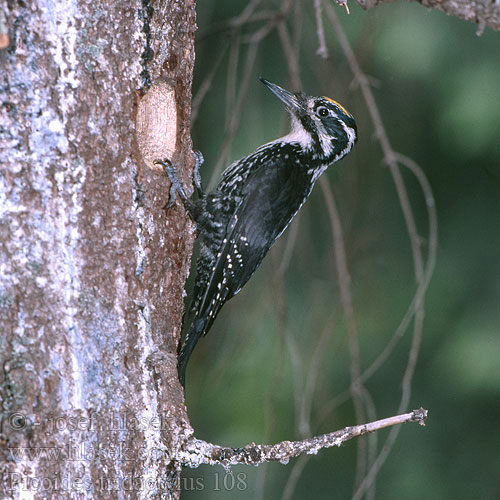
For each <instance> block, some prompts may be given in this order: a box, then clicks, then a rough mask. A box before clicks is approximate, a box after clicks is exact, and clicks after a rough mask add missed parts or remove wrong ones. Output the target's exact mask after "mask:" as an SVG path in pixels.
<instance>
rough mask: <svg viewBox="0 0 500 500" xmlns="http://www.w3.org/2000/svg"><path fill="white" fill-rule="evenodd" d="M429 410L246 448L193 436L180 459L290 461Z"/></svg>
mask: <svg viewBox="0 0 500 500" xmlns="http://www.w3.org/2000/svg"><path fill="white" fill-rule="evenodd" d="M427 413H428V412H427V410H425V409H424V408H419V409H418V410H413V411H412V412H410V413H404V414H401V415H395V416H393V417H389V418H384V419H382V420H376V421H375V422H369V423H367V424H362V425H355V426H353V427H345V428H344V429H341V430H339V431H335V432H330V433H329V434H322V435H321V436H315V437H312V438H309V439H304V440H302V441H282V442H281V443H277V444H272V445H266V444H255V443H250V444H248V445H246V446H244V447H243V448H228V447H224V446H218V445H215V444H211V443H207V442H206V441H203V440H201V439H196V438H195V437H191V438H190V439H188V441H187V442H186V444H185V445H184V446H183V449H182V451H181V453H180V454H179V455H178V459H179V460H180V461H181V462H182V463H183V465H184V466H186V467H198V466H199V465H201V464H207V465H217V464H219V465H222V466H224V467H229V466H231V465H237V464H247V465H259V464H263V463H265V462H281V463H282V464H286V463H288V461H289V460H290V459H291V458H294V457H298V456H299V455H302V454H303V453H306V454H309V455H311V454H314V455H315V454H316V453H318V451H319V450H321V449H323V448H331V447H333V446H340V445H342V444H343V443H345V442H346V441H349V440H350V439H352V438H355V437H358V436H363V435H364V434H368V433H370V432H375V431H378V430H381V429H385V428H386V427H392V426H394V425H400V424H405V423H407V422H418V423H419V424H420V425H425V420H426V418H427Z"/></svg>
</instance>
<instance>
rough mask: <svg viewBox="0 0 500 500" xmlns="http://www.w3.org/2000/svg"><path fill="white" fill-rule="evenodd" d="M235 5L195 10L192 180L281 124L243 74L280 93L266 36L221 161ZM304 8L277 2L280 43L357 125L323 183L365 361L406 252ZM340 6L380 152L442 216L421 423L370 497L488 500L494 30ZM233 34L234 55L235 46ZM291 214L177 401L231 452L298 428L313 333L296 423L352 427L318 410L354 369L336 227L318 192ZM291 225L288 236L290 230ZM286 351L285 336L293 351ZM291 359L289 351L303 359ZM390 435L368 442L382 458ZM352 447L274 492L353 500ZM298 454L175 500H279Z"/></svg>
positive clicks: (307, 83) (345, 412) (497, 48)
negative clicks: (390, 156)
mask: <svg viewBox="0 0 500 500" xmlns="http://www.w3.org/2000/svg"><path fill="white" fill-rule="evenodd" d="M247 4H248V2H246V1H240V0H213V1H207V0H204V1H199V2H198V26H199V31H198V35H197V36H198V41H197V54H196V69H195V82H194V94H195V98H196V96H198V97H199V96H200V95H201V94H200V93H199V92H200V89H203V86H204V84H206V83H207V81H208V80H207V78H210V76H211V75H212V76H213V80H212V83H211V85H210V88H209V91H208V92H207V93H206V94H205V95H204V98H203V100H201V104H200V105H199V107H198V106H197V104H198V102H199V101H198V100H195V104H196V107H197V109H196V112H197V113H196V120H195V122H194V125H193V140H194V145H195V147H196V148H197V149H200V150H201V151H202V152H203V154H204V156H205V164H204V166H203V167H202V177H203V179H204V182H205V184H207V183H208V182H209V180H210V179H211V176H212V175H213V173H214V171H215V172H216V175H218V173H217V172H219V171H220V168H222V167H224V166H226V165H227V164H228V163H229V162H230V161H233V160H236V159H238V158H240V157H242V156H244V155H246V154H248V153H250V152H252V151H253V150H254V149H255V148H256V147H257V146H259V145H260V144H263V143H265V142H267V141H269V140H272V139H274V138H276V137H278V136H279V135H280V134H282V133H283V132H286V127H287V121H286V117H285V116H284V114H283V112H282V109H281V106H280V103H279V102H278V101H277V100H276V99H275V97H273V96H272V95H271V94H270V93H269V91H267V90H266V89H265V87H264V86H263V85H261V84H260V82H259V81H258V79H257V76H259V75H262V76H264V77H265V78H267V79H269V80H271V81H273V82H275V83H278V84H279V85H282V86H285V87H290V85H291V84H290V79H289V68H288V64H287V62H286V59H285V56H284V53H283V50H282V46H281V42H280V38H279V35H278V33H277V31H276V30H274V31H272V32H271V33H270V34H269V35H268V36H267V37H266V38H265V39H264V40H263V41H262V43H261V44H260V45H259V47H258V51H257V52H256V58H255V65H254V66H253V67H252V68H251V69H250V73H251V77H250V80H249V86H248V92H247V93H246V94H245V97H244V99H243V101H242V102H241V120H237V130H236V133H235V136H234V138H232V140H231V141H230V148H229V149H228V151H227V158H226V157H224V158H223V160H222V161H219V162H218V163H217V160H218V158H219V155H220V152H221V150H222V148H223V145H224V138H225V137H226V133H227V128H228V120H230V119H231V117H234V116H235V106H237V103H235V102H233V101H232V99H233V98H234V95H235V92H236V93H237V92H238V91H239V89H240V88H241V86H242V85H243V84H244V74H245V67H246V61H247V57H248V54H249V50H251V48H250V47H251V45H249V43H248V42H249V38H248V37H249V36H250V35H251V34H252V33H254V32H256V31H258V29H259V28H260V27H262V25H263V22H260V24H259V22H256V23H254V24H251V25H249V26H246V27H244V28H243V29H242V30H241V32H240V36H239V37H238V38H236V37H231V31H228V30H226V29H223V28H224V21H225V20H228V19H231V18H234V16H237V15H239V14H240V13H241V12H242V10H243V9H244V7H245V6H246V5H247ZM312 5H313V2H312V1H311V2H302V7H301V8H300V11H299V12H298V13H297V11H295V10H292V12H291V13H290V15H289V19H287V27H288V29H289V32H290V33H291V36H292V38H293V36H294V33H299V32H300V39H299V42H298V45H297V46H298V47H300V48H299V54H300V59H299V71H300V78H301V81H302V84H303V90H305V91H306V92H307V93H309V94H313V95H328V96H330V97H333V98H335V99H336V100H338V101H340V102H341V103H342V104H344V105H345V107H346V108H347V109H348V110H349V111H350V112H351V113H352V114H353V115H354V116H355V117H356V120H357V123H358V130H359V140H358V143H357V144H356V146H355V148H354V150H353V152H352V153H351V154H350V155H349V156H348V157H347V158H346V159H344V160H343V161H342V162H340V163H339V164H336V165H335V166H334V167H331V168H330V169H329V170H328V171H327V173H326V174H325V175H326V176H327V178H328V181H329V183H330V185H331V187H332V189H333V193H334V195H335V200H336V203H337V205H338V209H339V212H340V215H341V220H342V227H343V231H344V238H345V247H346V252H347V261H348V262H347V264H348V268H349V272H350V274H351V278H352V283H351V287H352V295H353V303H354V310H355V316H356V321H357V325H358V334H359V340H360V355H361V365H362V369H363V368H366V367H367V366H369V365H370V363H371V362H372V361H373V360H374V359H375V358H376V357H377V355H378V354H379V353H380V352H381V351H382V350H383V348H384V346H385V345H386V344H387V342H388V341H389V339H390V338H391V336H392V334H393V332H394V331H395V330H396V328H397V327H398V325H399V322H400V321H401V318H402V317H403V315H404V313H405V312H406V309H407V307H408V305H409V303H410V301H411V299H412V297H413V294H414V292H415V278H414V271H413V263H412V256H411V249H410V243H409V239H408V233H407V229H406V226H405V223H404V218H403V215H402V211H401V207H400V205H399V202H398V198H397V194H396V192H395V188H394V183H393V181H392V178H391V176H390V172H389V169H388V168H387V167H386V166H384V165H383V162H382V152H381V149H380V145H379V143H378V142H377V140H376V139H375V136H374V128H373V125H372V123H371V121H370V118H369V115H368V112H367V109H366V104H365V102H364V100H363V98H362V95H361V93H360V91H359V88H357V87H356V85H355V84H354V83H353V75H352V73H351V72H350V70H349V67H348V64H347V62H346V59H345V56H344V54H343V52H342V50H341V48H340V45H339V43H338V40H337V38H336V36H335V32H334V31H333V29H332V27H331V26H330V25H329V23H328V21H327V19H326V18H325V24H324V28H325V35H326V40H327V45H328V50H329V54H330V58H329V59H328V60H327V61H325V60H323V59H321V58H320V57H318V56H317V55H316V50H317V47H318V41H317V33H316V25H315V18H314V10H313V8H312ZM277 6H279V3H278V2H273V1H271V0H264V1H263V2H261V4H260V8H259V11H262V10H266V9H267V10H268V11H269V10H271V9H276V8H277ZM335 9H336V12H337V15H338V17H339V18H340V20H341V22H342V25H343V28H344V30H345V31H346V33H347V36H348V39H349V41H350V43H351V44H352V47H353V49H354V51H355V54H356V56H357V58H358V60H359V62H360V64H361V66H362V69H363V71H364V72H365V73H366V74H367V75H368V76H369V77H370V78H371V81H372V83H373V92H374V94H375V98H376V100H377V105H378V107H379V109H380V112H381V114H382V120H383V122H384V125H385V127H386V130H387V133H388V136H389V139H390V141H391V145H392V147H393V148H394V149H395V150H396V151H398V152H400V153H402V154H405V155H407V156H409V157H411V158H412V159H413V160H414V161H416V162H417V163H418V164H419V165H420V166H421V167H422V169H423V171H424V172H425V174H426V176H427V177H428V179H429V182H430V184H431V186H432V189H433V193H434V197H435V202H436V207H437V212H438V218H439V244H438V254H437V263H436V268H435V272H434V275H433V277H432V281H431V283H430V286H429V288H428V292H427V295H426V298H425V319H424V328H423V339H422V345H421V350H420V355H419V360H418V364H417V367H416V372H415V375H414V378H413V387H412V394H411V399H410V409H413V408H418V407H419V406H423V407H425V408H427V409H428V410H429V419H428V422H427V426H426V427H425V428H420V427H419V426H418V425H415V424H407V425H405V426H404V427H403V428H402V429H401V431H400V433H399V437H398V439H397V441H396V444H395V446H394V447H393V449H392V451H391V453H390V455H389V457H388V459H387V461H386V463H385V465H384V466H383V468H382V469H381V471H380V473H379V474H378V476H377V480H376V489H375V496H374V498H376V499H386V500H392V499H394V500H396V499H397V500H400V499H407V500H412V499H415V500H417V499H418V500H420V499H422V498H425V499H427V500H430V499H469V498H470V499H472V498H474V499H477V498H480V499H492V500H497V499H499V498H500V259H499V249H500V33H496V32H492V31H491V30H489V29H486V30H485V32H484V33H483V35H482V36H477V34H476V29H477V27H476V26H475V25H474V24H472V23H467V22H465V21H461V20H459V19H456V18H452V17H448V16H446V15H445V14H443V13H441V12H438V11H434V10H426V9H425V8H423V7H421V6H420V5H418V4H411V3H394V4H392V3H391V4H387V5H383V6H379V7H377V8H375V9H372V10H370V11H367V12H365V11H363V10H361V9H360V8H359V7H358V6H357V5H355V4H354V3H351V4H350V9H351V15H349V16H348V15H346V13H345V12H344V10H343V9H342V8H341V7H338V6H335ZM234 44H237V45H235V47H236V46H237V47H238V49H237V50H236V49H235V50H233V51H231V49H230V47H231V46H232V45H234ZM214 68H215V69H214ZM231 68H236V71H234V72H232V70H231ZM214 71H215V72H214ZM232 75H234V78H233V76H232ZM232 78H233V80H232ZM233 83H234V85H233ZM236 114H237V113H236ZM402 172H403V175H404V179H405V182H406V185H407V188H408V191H409V194H410V198H411V203H412V208H413V210H414V214H415V218H416V221H417V225H418V229H419V234H420V235H421V236H422V241H421V245H422V250H423V252H424V254H426V253H427V243H428V240H427V233H428V224H427V213H426V209H425V203H424V199H423V195H422V193H421V191H420V189H419V187H418V184H417V182H416V181H415V179H414V178H413V177H412V175H411V173H410V172H409V171H407V170H405V169H402ZM292 226H293V227H291V228H289V229H288V230H287V232H286V233H285V235H284V236H283V237H282V238H281V239H280V240H279V242H278V243H277V244H276V245H275V247H273V249H272V251H271V252H270V254H269V255H268V257H267V258H266V259H265V261H264V262H263V264H262V266H261V267H260V268H259V270H258V272H257V273H256V274H255V276H254V277H253V278H252V280H251V281H250V282H249V284H248V285H247V286H246V287H245V288H244V289H243V291H242V292H241V293H240V294H239V295H238V296H237V297H236V298H234V299H233V300H231V301H230V302H229V303H228V304H227V305H226V306H225V308H224V309H223V311H222V312H221V314H220V315H219V317H218V319H217V321H216V322H215V325H214V327H213V328H212V330H211V331H210V334H209V335H208V337H207V338H205V339H202V340H201V341H200V342H199V344H198V346H197V349H196V350H195V353H194V355H193V357H192V359H191V361H190V365H189V367H188V377H187V403H188V411H189V414H190V417H191V420H192V424H193V426H194V428H195V430H196V435H197V437H199V438H202V439H205V440H207V441H210V442H214V443H217V444H221V445H228V446H243V445H244V444H246V443H249V442H252V441H254V442H257V443H274V442H278V441H281V440H285V439H290V440H291V439H299V438H301V437H302V436H303V435H304V434H303V433H301V429H299V428H298V416H297V412H296V407H297V405H296V399H295V396H294V393H295V391H296V388H297V384H303V383H304V381H305V380H306V379H307V374H308V373H309V370H310V368H311V360H312V359H313V356H314V353H315V349H317V345H318V341H319V339H320V338H321V334H322V332H323V331H324V330H325V328H328V332H329V336H328V337H326V338H327V339H328V340H327V342H326V343H325V344H324V345H323V346H322V347H321V349H320V351H321V353H322V356H321V359H320V363H321V365H320V370H319V373H318V378H317V381H316V384H315V385H314V390H313V392H312V394H311V413H310V432H311V433H312V434H314V435H315V434H318V433H324V432H329V431H333V430H337V429H340V428H342V427H344V426H347V425H352V424H354V423H356V417H355V412H354V409H353V404H352V400H346V401H345V402H344V403H343V404H341V405H338V406H336V407H335V408H334V409H333V410H332V411H329V412H328V411H326V410H325V408H328V406H327V405H328V402H329V401H331V400H332V399H333V398H334V397H335V396H337V395H339V394H341V393H343V392H344V391H345V390H346V389H348V388H349V381H350V371H349V370H350V368H349V351H348V338H347V331H346V322H345V318H344V316H343V314H342V308H341V307H340V305H339V304H340V299H339V289H338V283H337V276H336V270H335V256H334V252H333V250H334V247H333V242H332V233H331V225H330V220H329V216H328V213H327V210H326V205H325V201H324V197H323V195H322V192H321V189H320V187H319V186H316V188H315V190H314V191H313V194H312V195H311V198H310V199H309V201H308V202H307V204H306V205H305V206H304V207H303V209H302V211H301V215H300V218H299V220H298V221H295V222H294V223H293V225H292ZM294 231H295V232H296V237H295V239H292V240H290V236H291V235H293V232H294ZM290 252H291V253H290ZM288 256H290V260H289V261H288V260H287V259H288ZM284 261H286V264H287V265H286V270H285V272H284V273H280V272H279V271H277V269H279V268H280V265H282V263H283V262H284ZM290 339H292V342H291V341H290ZM410 343H411V328H410V329H409V330H408V331H407V332H406V334H405V336H404V337H403V338H402V340H401V341H400V342H399V344H398V345H397V347H396V349H395V350H394V352H393V353H392V355H391V357H390V358H389V360H388V361H387V362H386V363H385V364H384V365H383V366H382V368H381V369H380V370H378V371H377V372H376V373H375V374H374V375H373V377H371V378H370V380H369V381H368V382H367V383H366V389H367V391H368V392H369V395H370V398H369V401H371V403H370V405H369V407H370V412H369V413H370V416H371V417H376V418H383V417H386V416H390V415H393V414H395V413H396V412H397V409H398V405H399V401H400V396H401V380H402V377H403V374H404V370H405V367H406V364H407V358H408V352H409V348H410ZM290 346H295V354H294V351H293V349H290ZM294 359H295V360H297V359H299V360H300V363H299V366H301V367H302V370H301V371H300V370H299V371H297V362H294V361H293V360H294ZM303 430H304V429H302V431H303ZM387 433H388V431H383V432H380V433H378V434H377V439H378V450H380V447H381V446H382V445H383V443H384V441H385V439H386V437H387ZM357 447H358V443H357V442H356V441H355V440H354V441H350V442H348V443H347V444H345V445H344V446H342V448H340V449H338V448H335V449H329V450H323V451H320V452H319V454H318V455H317V456H313V457H310V459H309V460H308V461H307V462H304V463H303V465H304V468H303V470H302V473H301V474H300V476H299V477H298V481H297V483H296V486H295V488H293V489H291V490H290V489H289V490H287V495H288V493H290V492H292V493H293V494H292V496H291V497H290V498H293V499H302V498H315V499H327V498H335V499H349V498H351V496H352V493H353V484H354V477H355V471H356V453H357ZM296 462H297V459H295V460H292V461H291V462H290V463H289V464H288V465H282V464H266V465H263V466H260V467H258V468H253V467H244V466H237V467H233V468H232V472H233V474H232V476H226V473H225V471H224V469H222V467H217V468H213V467H208V466H207V467H200V468H199V469H195V470H187V471H186V472H185V474H183V480H182V486H183V488H184V490H185V492H184V494H183V498H185V499H190V498H203V499H211V498H217V499H228V498H231V499H232V498H234V499H242V500H243V499H275V498H286V496H285V497H283V492H284V490H285V488H286V485H287V483H288V481H289V480H290V474H291V472H292V470H294V469H293V468H294V465H296ZM296 472H297V467H296V468H295V472H294V474H295V473H296ZM289 488H290V486H289ZM367 498H369V497H367ZM372 498H373V497H372Z"/></svg>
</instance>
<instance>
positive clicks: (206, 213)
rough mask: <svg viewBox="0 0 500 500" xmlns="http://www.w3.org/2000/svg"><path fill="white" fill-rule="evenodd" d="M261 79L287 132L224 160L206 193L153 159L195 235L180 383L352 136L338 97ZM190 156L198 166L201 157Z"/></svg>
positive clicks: (352, 128)
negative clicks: (280, 108)
mask: <svg viewBox="0 0 500 500" xmlns="http://www.w3.org/2000/svg"><path fill="white" fill-rule="evenodd" d="M261 80H262V82H263V83H264V84H265V85H266V86H267V87H268V88H269V90H271V92H273V94H275V95H276V96H277V97H278V98H279V99H280V100H281V101H282V102H283V103H284V104H285V107H286V109H287V111H288V112H289V114H290V117H291V124H292V130H291V132H290V133H289V134H288V135H286V136H284V137H281V138H280V139H277V140H275V141H272V142H270V143H268V144H265V145H263V146H261V147H260V148H258V149H257V150H256V151H255V152H254V153H252V154H251V155H249V156H246V157H245V158H242V159H241V160H238V161H237V162H235V163H233V164H232V165H230V166H229V167H228V168H227V169H226V170H225V171H224V172H223V174H222V178H221V180H220V182H219V184H218V186H217V188H216V189H215V190H214V191H213V192H211V193H208V194H205V193H204V192H203V190H202V188H201V183H200V180H199V174H198V169H196V173H195V185H196V187H197V189H198V193H199V195H200V197H199V199H198V200H196V201H192V200H190V199H188V198H187V196H186V195H185V193H184V191H183V189H182V187H181V185H180V183H179V181H178V179H177V175H176V171H175V169H174V167H173V166H172V164H171V163H170V162H168V161H165V162H158V163H159V164H161V165H163V166H164V168H165V171H166V172H167V174H168V176H169V178H170V180H171V181H172V189H171V195H172V198H171V203H173V201H174V200H175V194H176V193H179V195H180V197H181V199H182V201H183V203H184V206H185V207H186V209H187V211H188V213H189V215H190V217H191V218H192V219H193V221H194V222H195V224H196V226H197V230H198V232H199V235H200V236H201V238H202V240H201V251H200V257H199V260H198V263H197V277H196V281H195V286H194V296H193V300H192V305H191V316H192V320H191V325H190V327H189V330H188V331H187V333H186V337H185V340H184V343H183V346H182V349H181V352H180V355H179V361H178V369H179V379H180V381H181V383H182V385H184V382H185V372H186V364H187V362H188V359H189V357H190V355H191V353H192V351H193V349H194V347H195V345H196V343H197V342H198V339H199V338H200V337H201V336H202V335H205V334H206V333H207V332H208V330H209V329H210V327H211V326H212V324H213V322H214V320H215V317H216V316H217V314H218V312H219V311H220V309H221V307H222V306H223V305H224V304H225V303H226V302H227V301H228V300H229V299H230V298H231V297H233V296H234V295H236V294H237V293H238V292H239V291H240V290H241V288H242V287H243V286H244V285H245V283H246V282H247V281H248V280H249V279H250V277H251V276H252V274H253V273H254V272H255V270H256V269H257V267H258V266H259V264H260V263H261V262H262V259H263V258H264V256H265V255H266V253H267V252H268V250H269V249H270V247H271V246H272V244H273V243H274V242H275V241H276V239H277V238H278V237H279V236H280V235H281V233H282V232H283V231H284V230H285V229H286V227H287V226H288V224H289V223H290V222H291V220H292V219H293V217H294V216H295V214H296V213H297V211H298V210H299V209H300V207H301V206H302V204H303V203H304V202H305V201H306V199H307V197H308V196H309V194H310V193H311V190H312V188H313V186H314V183H315V182H316V180H317V179H318V177H319V176H320V175H321V174H322V173H323V172H324V170H325V169H326V168H327V167H328V165H330V164H331V163H334V162H335V161H337V160H339V159H340V158H342V157H343V156H345V155H346V154H347V153H349V151H350V150H351V148H352V146H353V144H354V142H355V141H356V139H357V129H356V123H355V121H354V118H353V117H352V116H351V114H350V113H348V112H347V111H346V110H345V109H344V108H343V107H342V106H341V105H340V104H338V103H337V102H335V101H333V100H332V99H329V98H327V97H310V96H307V95H305V94H304V93H302V92H296V93H291V92H288V91H287V90H285V89H282V88H281V87H279V86H278V85H275V84H273V83H270V82H268V81H266V80H264V79H262V78H261ZM197 160H198V161H197V167H199V165H200V164H201V161H202V160H201V159H200V157H198V158H197Z"/></svg>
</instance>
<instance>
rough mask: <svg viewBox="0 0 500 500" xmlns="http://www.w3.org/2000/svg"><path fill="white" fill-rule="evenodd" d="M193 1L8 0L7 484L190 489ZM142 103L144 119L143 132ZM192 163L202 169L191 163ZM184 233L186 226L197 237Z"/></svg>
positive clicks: (0, 121)
mask: <svg viewBox="0 0 500 500" xmlns="http://www.w3.org/2000/svg"><path fill="white" fill-rule="evenodd" d="M194 8H195V1H194V0H186V1H184V2H176V1H174V0H166V1H164V2H161V3H157V2H152V3H150V2H149V1H148V0H143V1H142V2H139V3H137V4H130V3H129V2H125V1H123V0H119V1H115V2H102V3H101V2H99V1H97V2H96V1H90V0H72V1H68V2H62V1H59V2H57V1H56V2H51V3H46V2H42V1H38V2H34V3H33V4H32V5H29V6H26V4H25V3H24V2H9V7H8V10H6V11H4V14H5V17H6V20H7V24H8V26H9V33H8V35H9V37H8V38H9V43H10V45H9V46H8V47H7V48H6V49H5V50H2V51H0V66H1V68H2V69H1V76H0V82H1V83H0V85H1V90H0V165H1V166H0V269H1V270H0V279H1V282H0V323H1V327H2V330H1V338H0V346H1V347H0V398H1V408H0V412H1V428H0V447H1V456H0V461H1V465H0V474H1V475H0V481H1V483H0V489H1V490H2V494H3V495H2V497H5V498H9V497H10V498H20V497H21V496H22V495H23V494H24V495H29V494H33V495H34V498H46V497H48V498H58V497H60V498H71V497H76V496H78V498H99V499H106V498H117V497H125V498H179V495H180V492H179V484H180V481H179V475H180V464H179V463H178V462H177V461H176V460H175V457H176V455H177V450H178V448H179V446H181V443H182V441H183V436H186V435H190V434H191V433H192V430H191V428H190V425H189V421H188V418H187V415H186V410H185V407H184V397H183V392H182V389H181V387H180V385H179V384H178V381H177V374H176V351H177V344H178V340H179V335H180V324H181V316H182V312H183V290H184V282H185V279H186V276H187V273H188V270H189V260H190V256H191V252H192V243H193V234H192V233H193V232H192V227H191V224H190V222H189V220H188V219H187V218H186V216H185V213H184V211H183V210H182V209H181V208H178V207H177V208H175V209H173V210H171V211H169V213H168V218H167V215H166V213H165V211H164V210H163V209H162V208H163V206H164V205H165V203H166V202H167V201H168V187H169V183H168V181H167V179H166V176H165V175H164V174H163V172H162V171H161V170H158V169H156V168H155V167H154V165H153V164H152V161H153V160H154V159H155V158H156V155H158V156H159V157H160V158H165V157H166V158H171V159H173V161H174V162H175V163H176V164H177V165H179V166H180V170H183V171H186V170H187V169H188V167H189V168H191V167H192V163H193V159H192V156H191V140H190V136H189V116H190V106H191V97H190V96H191V81H192V70H193V63H194V47H193V35H194V30H195V10H194ZM136 119H137V134H136ZM186 179H187V177H186ZM186 235H187V236H186Z"/></svg>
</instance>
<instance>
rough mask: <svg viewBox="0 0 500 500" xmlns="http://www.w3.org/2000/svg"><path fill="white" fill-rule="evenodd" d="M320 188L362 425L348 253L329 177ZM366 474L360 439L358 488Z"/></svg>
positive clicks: (352, 381) (359, 418) (355, 407)
mask: <svg viewBox="0 0 500 500" xmlns="http://www.w3.org/2000/svg"><path fill="white" fill-rule="evenodd" d="M320 186H321V190H322V191H323V196H324V198H325V202H326V206H327V209H328V215H329V218H330V222H331V225H332V234H333V246H334V248H335V265H336V269H337V275H338V283H339V290H340V302H341V304H342V308H343V310H344V314H345V317H346V322H347V332H348V333H347V336H348V339H349V355H350V363H349V366H350V370H351V387H350V390H351V394H352V401H353V405H354V412H355V414H356V421H357V422H362V421H363V420H364V419H365V412H364V408H363V398H362V386H361V383H360V382H359V380H360V374H361V361H360V356H359V339H358V328H357V326H356V316H355V314H354V306H353V303H352V293H351V277H350V275H349V270H348V268H347V257H346V251H345V243H344V235H343V231H342V224H341V222H340V216H339V213H338V210H337V205H336V204H335V200H334V198H333V193H332V190H331V188H330V185H329V184H328V180H327V178H326V177H321V178H320ZM365 472H366V442H365V441H364V440H360V441H359V442H358V456H357V465H356V480H355V484H356V487H357V485H358V484H360V483H361V481H362V478H363V477H364V475H365Z"/></svg>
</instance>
